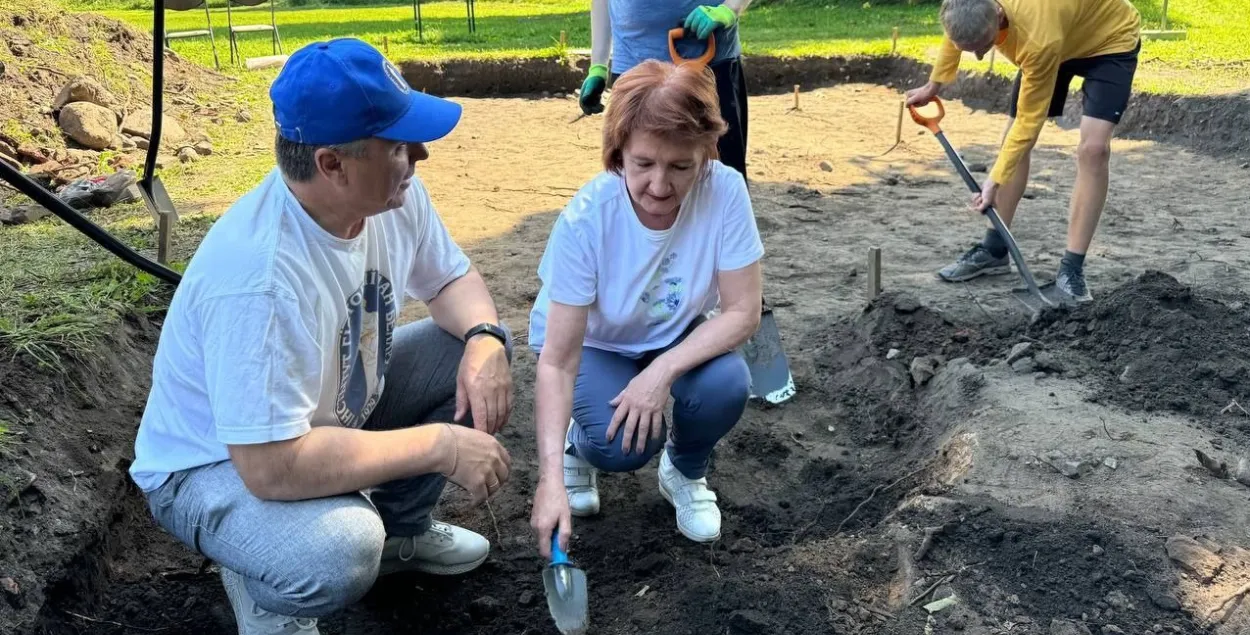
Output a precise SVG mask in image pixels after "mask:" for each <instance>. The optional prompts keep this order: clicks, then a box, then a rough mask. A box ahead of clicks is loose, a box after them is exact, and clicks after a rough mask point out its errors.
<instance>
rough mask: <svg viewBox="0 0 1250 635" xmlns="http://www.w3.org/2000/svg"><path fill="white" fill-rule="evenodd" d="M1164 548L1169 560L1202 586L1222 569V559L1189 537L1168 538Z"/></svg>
mask: <svg viewBox="0 0 1250 635" xmlns="http://www.w3.org/2000/svg"><path fill="white" fill-rule="evenodd" d="M1165 548H1166V549H1167V553H1168V557H1169V558H1171V559H1172V560H1173V561H1174V562H1176V563H1177V564H1178V565H1180V567H1181V568H1182V569H1184V570H1185V571H1188V572H1189V573H1190V574H1192V575H1193V576H1195V577H1197V578H1198V579H1199V580H1201V581H1202V582H1203V583H1204V584H1206V583H1209V582H1211V580H1212V579H1214V578H1215V576H1216V574H1218V573H1219V572H1220V569H1223V568H1224V559H1223V558H1220V557H1219V556H1217V555H1215V554H1214V553H1211V551H1210V550H1209V549H1207V548H1206V547H1203V546H1202V545H1200V544H1198V541H1196V540H1194V539H1193V538H1190V537H1189V536H1181V535H1177V536H1172V537H1171V538H1168V541H1167V543H1166V544H1165Z"/></svg>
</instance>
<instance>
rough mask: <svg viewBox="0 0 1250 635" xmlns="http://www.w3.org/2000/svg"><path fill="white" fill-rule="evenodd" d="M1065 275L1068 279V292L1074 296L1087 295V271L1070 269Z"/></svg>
mask: <svg viewBox="0 0 1250 635" xmlns="http://www.w3.org/2000/svg"><path fill="white" fill-rule="evenodd" d="M1065 275H1066V277H1067V279H1068V292H1069V293H1071V294H1072V295H1074V296H1082V295H1085V272H1083V271H1068V272H1066V274H1065Z"/></svg>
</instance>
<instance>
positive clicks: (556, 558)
mask: <svg viewBox="0 0 1250 635" xmlns="http://www.w3.org/2000/svg"><path fill="white" fill-rule="evenodd" d="M568 563H569V555H568V554H567V553H564V550H563V549H561V548H560V532H559V531H557V532H555V533H553V534H551V566H556V565H561V564H568Z"/></svg>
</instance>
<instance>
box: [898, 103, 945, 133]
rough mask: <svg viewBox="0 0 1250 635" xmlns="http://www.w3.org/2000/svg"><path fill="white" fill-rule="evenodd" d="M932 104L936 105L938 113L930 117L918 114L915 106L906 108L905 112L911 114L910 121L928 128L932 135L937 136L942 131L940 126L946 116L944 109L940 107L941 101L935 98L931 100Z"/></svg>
mask: <svg viewBox="0 0 1250 635" xmlns="http://www.w3.org/2000/svg"><path fill="white" fill-rule="evenodd" d="M933 103H935V104H937V109H938V111H937V114H936V115H934V116H932V117H926V116H924V115H922V114H920V111H919V110H916V107H915V106H908V107H907V110H908V111H910V112H911V119H912V121H914V122H916V123H918V124H920V125H922V126H924V127H926V128H928V129H929V131H930V132H932V133H933V134H937V133H939V132H941V131H942V127H941V125H940V124H941V123H942V118H943V117H945V116H946V107H945V106H943V105H942V100H941V99H938V98H937V97H934V98H933Z"/></svg>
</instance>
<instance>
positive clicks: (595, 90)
mask: <svg viewBox="0 0 1250 635" xmlns="http://www.w3.org/2000/svg"><path fill="white" fill-rule="evenodd" d="M607 85H608V67H607V66H604V65H603V64H594V65H592V66H591V67H590V72H589V73H586V81H584V82H582V94H581V97H580V98H579V99H578V100H577V103H578V104H580V105H581V107H582V114H586V115H595V114H599V113H601V112H603V103H602V102H601V101H600V100H601V99H602V98H603V89H604V87H606V86H607Z"/></svg>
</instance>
